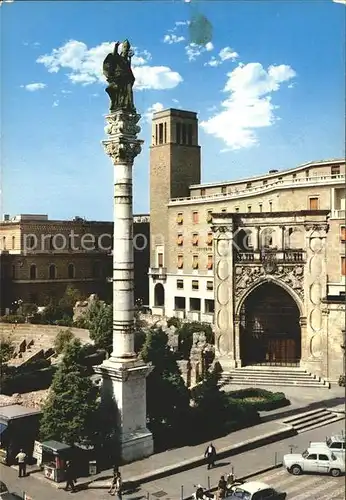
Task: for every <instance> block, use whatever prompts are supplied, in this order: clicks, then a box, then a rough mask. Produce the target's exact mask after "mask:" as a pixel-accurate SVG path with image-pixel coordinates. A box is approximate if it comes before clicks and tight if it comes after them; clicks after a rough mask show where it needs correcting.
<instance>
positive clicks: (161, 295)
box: [154, 283, 165, 307]
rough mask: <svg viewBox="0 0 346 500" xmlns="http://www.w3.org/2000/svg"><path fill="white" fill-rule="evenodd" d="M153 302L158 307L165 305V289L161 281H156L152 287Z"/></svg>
mask: <svg viewBox="0 0 346 500" xmlns="http://www.w3.org/2000/svg"><path fill="white" fill-rule="evenodd" d="M154 304H155V306H158V307H163V306H164V305H165V289H164V287H163V285H162V283H156V285H155V288H154Z"/></svg>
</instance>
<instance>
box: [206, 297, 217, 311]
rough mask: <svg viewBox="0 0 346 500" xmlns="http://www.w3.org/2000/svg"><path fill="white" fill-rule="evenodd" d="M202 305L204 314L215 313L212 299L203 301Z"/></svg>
mask: <svg viewBox="0 0 346 500" xmlns="http://www.w3.org/2000/svg"><path fill="white" fill-rule="evenodd" d="M204 304H205V312H206V314H213V313H214V311H215V304H214V300H212V299H205V301H204Z"/></svg>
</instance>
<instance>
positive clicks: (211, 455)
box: [204, 443, 216, 469]
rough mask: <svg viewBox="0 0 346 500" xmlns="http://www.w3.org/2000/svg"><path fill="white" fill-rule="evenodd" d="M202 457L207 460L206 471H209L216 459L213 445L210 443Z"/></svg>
mask: <svg viewBox="0 0 346 500" xmlns="http://www.w3.org/2000/svg"><path fill="white" fill-rule="evenodd" d="M204 456H205V457H206V459H207V469H211V468H212V467H214V465H215V459H216V449H215V446H214V445H213V443H210V445H209V446H208V448H207V449H206V450H205V453H204Z"/></svg>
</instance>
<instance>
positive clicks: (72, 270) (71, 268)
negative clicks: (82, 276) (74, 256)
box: [67, 264, 75, 279]
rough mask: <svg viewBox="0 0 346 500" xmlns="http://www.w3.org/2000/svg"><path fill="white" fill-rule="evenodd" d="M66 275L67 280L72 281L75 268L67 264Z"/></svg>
mask: <svg viewBox="0 0 346 500" xmlns="http://www.w3.org/2000/svg"><path fill="white" fill-rule="evenodd" d="M67 275H68V278H69V279H73V278H74V277H75V267H74V265H73V264H69V265H68V267H67Z"/></svg>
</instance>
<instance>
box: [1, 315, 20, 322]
mask: <svg viewBox="0 0 346 500" xmlns="http://www.w3.org/2000/svg"><path fill="white" fill-rule="evenodd" d="M0 322H1V323H25V316H22V315H21V314H6V315H5V316H1V318H0Z"/></svg>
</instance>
